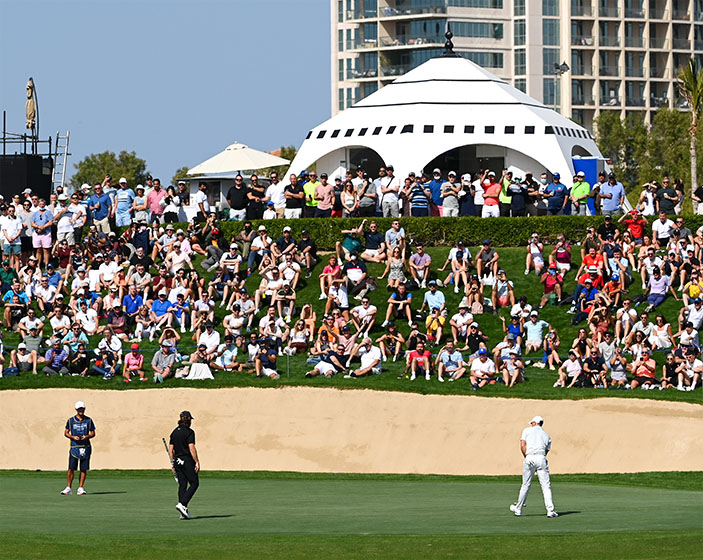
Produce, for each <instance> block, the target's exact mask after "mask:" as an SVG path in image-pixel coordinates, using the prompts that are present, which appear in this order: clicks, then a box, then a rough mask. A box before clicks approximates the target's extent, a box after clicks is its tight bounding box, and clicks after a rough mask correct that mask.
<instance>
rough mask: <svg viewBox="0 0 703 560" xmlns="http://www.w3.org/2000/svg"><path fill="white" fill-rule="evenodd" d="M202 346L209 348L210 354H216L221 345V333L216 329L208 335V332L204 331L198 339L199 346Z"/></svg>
mask: <svg viewBox="0 0 703 560" xmlns="http://www.w3.org/2000/svg"><path fill="white" fill-rule="evenodd" d="M201 344H204V345H205V346H207V351H208V352H214V351H215V350H217V347H218V346H219V345H220V333H218V332H217V331H216V330H215V329H212V333H210V334H208V333H207V330H205V331H203V332H202V333H200V337H199V338H198V346H200V345H201Z"/></svg>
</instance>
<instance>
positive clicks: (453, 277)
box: [444, 251, 469, 294]
mask: <svg viewBox="0 0 703 560" xmlns="http://www.w3.org/2000/svg"><path fill="white" fill-rule="evenodd" d="M451 266H452V271H451V272H450V273H449V274H448V275H447V277H446V278H445V279H444V285H445V286H446V285H448V284H449V282H450V281H451V282H453V283H454V293H455V294H458V293H459V290H460V286H463V287H464V288H463V289H464V291H466V290H467V289H468V285H469V263H468V261H467V260H466V257H465V255H464V252H463V251H457V252H456V253H455V254H454V257H453V258H452V260H451Z"/></svg>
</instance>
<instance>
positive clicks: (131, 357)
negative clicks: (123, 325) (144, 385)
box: [122, 343, 147, 383]
mask: <svg viewBox="0 0 703 560" xmlns="http://www.w3.org/2000/svg"><path fill="white" fill-rule="evenodd" d="M131 350H132V351H131V352H129V353H128V354H127V355H126V356H125V358H124V365H123V367H122V377H123V378H124V382H125V383H129V382H131V381H132V377H134V376H138V377H139V381H146V380H147V379H146V376H145V375H144V354H142V353H141V352H139V344H137V343H133V344H132V346H131Z"/></svg>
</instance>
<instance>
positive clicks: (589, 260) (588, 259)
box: [583, 253, 603, 268]
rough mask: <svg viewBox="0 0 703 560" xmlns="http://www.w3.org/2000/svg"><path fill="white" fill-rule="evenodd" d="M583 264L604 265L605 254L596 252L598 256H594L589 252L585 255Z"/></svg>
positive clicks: (597, 266)
mask: <svg viewBox="0 0 703 560" xmlns="http://www.w3.org/2000/svg"><path fill="white" fill-rule="evenodd" d="M583 264H584V265H585V266H595V267H596V268H600V267H602V266H603V255H601V254H600V253H596V256H595V257H592V256H591V255H590V254H588V255H586V256H585V257H583Z"/></svg>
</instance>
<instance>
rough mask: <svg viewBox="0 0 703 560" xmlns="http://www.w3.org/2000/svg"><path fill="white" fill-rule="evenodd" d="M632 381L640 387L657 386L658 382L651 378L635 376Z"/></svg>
mask: <svg viewBox="0 0 703 560" xmlns="http://www.w3.org/2000/svg"><path fill="white" fill-rule="evenodd" d="M633 381H637V383H639V384H640V385H642V384H644V383H649V384H651V385H659V380H658V379H654V378H652V377H645V376H636V377H635V378H634V379H633Z"/></svg>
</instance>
